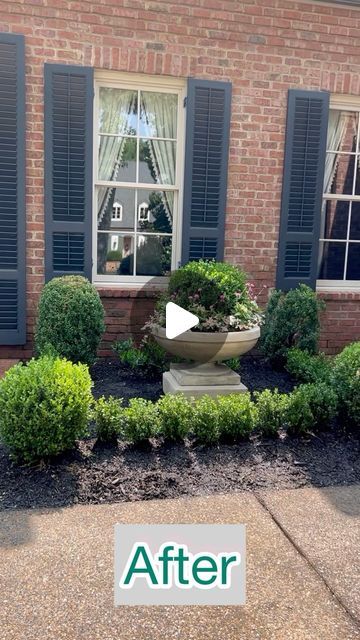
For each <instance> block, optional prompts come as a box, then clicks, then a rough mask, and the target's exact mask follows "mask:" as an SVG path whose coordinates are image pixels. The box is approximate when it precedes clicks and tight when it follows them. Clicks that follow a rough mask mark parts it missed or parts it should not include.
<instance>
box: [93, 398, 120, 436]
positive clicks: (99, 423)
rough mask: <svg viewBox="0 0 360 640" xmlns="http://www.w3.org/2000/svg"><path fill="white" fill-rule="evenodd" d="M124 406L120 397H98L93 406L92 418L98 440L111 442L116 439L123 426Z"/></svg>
mask: <svg viewBox="0 0 360 640" xmlns="http://www.w3.org/2000/svg"><path fill="white" fill-rule="evenodd" d="M124 411H125V410H124V408H123V406H122V399H121V398H113V397H112V396H109V397H108V398H104V396H102V397H101V398H99V399H98V400H97V401H96V403H95V406H94V410H93V418H94V420H95V423H96V434H97V437H98V440H99V441H100V442H111V441H114V440H116V439H117V437H118V436H119V435H120V434H121V433H122V430H123V427H124Z"/></svg>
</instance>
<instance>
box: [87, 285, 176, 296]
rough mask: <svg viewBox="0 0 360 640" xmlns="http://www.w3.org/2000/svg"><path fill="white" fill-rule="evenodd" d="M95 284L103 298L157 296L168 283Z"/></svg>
mask: <svg viewBox="0 0 360 640" xmlns="http://www.w3.org/2000/svg"><path fill="white" fill-rule="evenodd" d="M93 284H94V286H95V287H96V289H97V291H98V293H99V295H100V297H101V298H157V297H158V296H159V295H160V293H162V292H163V291H165V290H166V288H167V284H164V283H161V284H160V283H157V284H152V283H146V284H144V283H142V284H141V283H135V282H134V283H132V284H130V283H120V282H117V283H114V282H112V283H110V282H109V283H107V282H94V283H93Z"/></svg>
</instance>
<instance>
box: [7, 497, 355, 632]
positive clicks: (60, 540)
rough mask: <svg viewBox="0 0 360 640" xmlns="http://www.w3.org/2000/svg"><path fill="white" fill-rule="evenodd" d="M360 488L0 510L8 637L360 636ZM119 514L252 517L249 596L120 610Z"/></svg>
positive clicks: (160, 519)
mask: <svg viewBox="0 0 360 640" xmlns="http://www.w3.org/2000/svg"><path fill="white" fill-rule="evenodd" d="M359 497H360V489H359V487H348V488H347V489H343V488H339V489H331V490H328V489H325V490H317V489H304V490H302V489H300V490H293V491H278V492H264V493H262V494H260V495H259V496H258V497H257V496H256V495H254V494H250V493H239V494H232V495H217V496H210V497H200V498H189V499H179V500H164V501H153V502H139V503H126V504H115V505H101V506H76V507H72V508H67V509H56V510H53V511H47V512H37V511H18V512H2V513H1V514H0V562H1V574H0V593H1V608H0V638H1V640H35V639H36V640H40V639H41V640H65V639H67V640H100V639H101V640H115V639H116V640H135V639H139V640H157V639H158V638H159V639H162V640H175V639H176V640H195V639H197V640H207V639H211V640H218V639H219V640H220V639H221V640H227V639H230V638H231V639H232V638H234V639H236V640H243V639H244V640H255V639H256V640H352V639H355V638H359V636H360V627H359V625H358V624H357V622H356V616H357V615H358V614H359V608H358V605H359V602H358V591H359V586H360V585H359V577H358V573H356V571H358V569H359V567H358V566H357V569H356V564H357V563H358V560H359V557H358V553H359V551H358V546H359V539H360V526H359V521H360V515H359V510H360V507H359ZM116 522H124V523H150V524H151V523H152V524H156V523H201V522H204V523H205V522H206V523H219V524H220V523H246V525H247V604H246V605H245V606H244V607H195V606H194V607H119V608H117V609H115V608H114V606H113V526H114V524H115V523H116ZM340 567H341V570H340Z"/></svg>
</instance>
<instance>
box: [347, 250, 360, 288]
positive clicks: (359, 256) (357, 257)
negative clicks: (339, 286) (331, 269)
mask: <svg viewBox="0 0 360 640" xmlns="http://www.w3.org/2000/svg"><path fill="white" fill-rule="evenodd" d="M346 279H347V280H360V243H355V242H350V244H349V253H348V263H347V272H346Z"/></svg>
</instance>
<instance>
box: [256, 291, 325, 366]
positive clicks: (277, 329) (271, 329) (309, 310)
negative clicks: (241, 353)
mask: <svg viewBox="0 0 360 640" xmlns="http://www.w3.org/2000/svg"><path fill="white" fill-rule="evenodd" d="M323 308H324V302H323V301H322V300H319V299H318V298H317V297H316V293H315V292H314V291H313V290H312V289H310V287H308V286H306V285H305V284H301V285H300V286H299V287H297V288H296V289H292V290H291V291H289V292H288V293H284V292H283V291H278V290H275V291H273V293H272V294H271V296H270V299H269V302H268V305H267V308H266V313H265V321H264V326H263V329H262V332H261V340H260V347H261V349H262V351H263V353H264V354H265V355H266V356H267V357H268V358H269V359H270V360H271V361H272V363H273V364H275V365H281V366H283V365H284V364H285V362H286V359H287V353H288V351H289V349H291V348H293V347H297V348H298V349H302V350H304V351H308V352H309V353H310V354H314V353H316V352H317V349H318V340H319V335H320V312H321V311H322V309H323Z"/></svg>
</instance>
